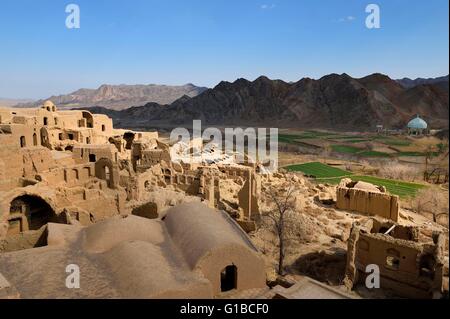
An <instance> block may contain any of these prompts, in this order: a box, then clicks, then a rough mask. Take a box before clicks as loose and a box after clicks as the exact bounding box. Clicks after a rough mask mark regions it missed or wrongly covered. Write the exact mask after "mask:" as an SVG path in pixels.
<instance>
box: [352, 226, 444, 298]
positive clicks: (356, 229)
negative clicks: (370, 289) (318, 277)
mask: <svg viewBox="0 0 450 319" xmlns="http://www.w3.org/2000/svg"><path fill="white" fill-rule="evenodd" d="M418 236H419V229H418V228H417V227H411V226H401V225H399V224H397V223H395V222H392V221H388V220H382V219H378V218H372V219H370V220H369V221H368V222H367V224H365V225H360V224H358V223H355V224H354V225H353V227H352V231H351V234H350V238H349V239H348V250H347V267H346V276H345V280H344V282H345V284H346V285H347V287H349V288H354V287H355V286H357V285H364V283H365V279H366V276H367V275H368V273H367V272H366V267H367V266H368V265H377V266H378V267H379V270H380V288H382V289H388V290H391V291H392V292H393V293H394V294H395V295H397V296H400V297H406V298H421V299H422V298H433V297H434V298H436V297H437V298H439V297H440V296H441V294H442V289H443V267H444V251H445V240H446V238H445V235H444V234H442V233H435V234H433V241H432V242H429V243H421V242H419V241H418Z"/></svg>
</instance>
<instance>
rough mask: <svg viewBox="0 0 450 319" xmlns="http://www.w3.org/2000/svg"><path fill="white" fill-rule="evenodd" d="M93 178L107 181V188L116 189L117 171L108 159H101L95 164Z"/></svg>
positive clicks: (115, 165)
mask: <svg viewBox="0 0 450 319" xmlns="http://www.w3.org/2000/svg"><path fill="white" fill-rule="evenodd" d="M95 177H97V178H100V179H103V180H105V181H107V185H108V187H109V188H116V187H117V186H118V182H119V169H118V166H117V164H114V163H113V162H112V161H111V160H110V159H107V158H101V159H99V160H98V161H97V162H95Z"/></svg>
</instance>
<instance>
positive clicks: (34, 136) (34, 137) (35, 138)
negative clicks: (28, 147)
mask: <svg viewBox="0 0 450 319" xmlns="http://www.w3.org/2000/svg"><path fill="white" fill-rule="evenodd" d="M33 145H34V146H37V145H38V140H37V135H36V133H34V134H33Z"/></svg>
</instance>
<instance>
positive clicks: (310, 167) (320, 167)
mask: <svg viewBox="0 0 450 319" xmlns="http://www.w3.org/2000/svg"><path fill="white" fill-rule="evenodd" d="M287 170H288V171H291V172H302V173H303V174H305V175H307V176H311V177H314V178H334V177H342V176H349V175H351V174H352V173H350V172H347V171H344V170H342V169H339V168H335V167H331V166H329V165H325V164H322V163H319V162H313V163H306V164H299V165H292V166H288V167H287Z"/></svg>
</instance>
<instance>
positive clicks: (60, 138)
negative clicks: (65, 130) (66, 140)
mask: <svg viewBox="0 0 450 319" xmlns="http://www.w3.org/2000/svg"><path fill="white" fill-rule="evenodd" d="M59 140H60V141H62V140H63V134H62V133H59Z"/></svg>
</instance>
